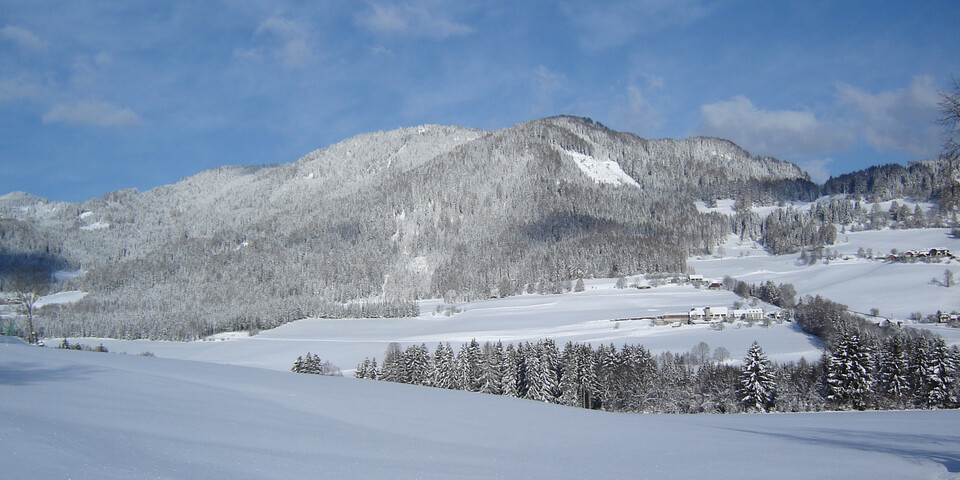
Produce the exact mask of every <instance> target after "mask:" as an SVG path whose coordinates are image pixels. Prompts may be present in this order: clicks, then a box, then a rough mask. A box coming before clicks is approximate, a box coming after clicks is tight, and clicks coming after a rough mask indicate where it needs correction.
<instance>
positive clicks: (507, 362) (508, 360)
mask: <svg viewBox="0 0 960 480" xmlns="http://www.w3.org/2000/svg"><path fill="white" fill-rule="evenodd" d="M500 388H501V392H500V393H501V395H503V396H505V397H517V396H519V395H518V394H517V353H516V351H515V350H514V348H513V344H512V343H511V344H508V345H507V348H506V349H505V350H504V352H503V379H502V381H501V383H500Z"/></svg>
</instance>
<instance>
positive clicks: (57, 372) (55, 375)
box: [0, 362, 97, 385]
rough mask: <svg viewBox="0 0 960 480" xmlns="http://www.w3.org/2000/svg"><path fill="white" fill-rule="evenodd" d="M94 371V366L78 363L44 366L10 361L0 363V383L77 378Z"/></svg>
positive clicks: (21, 383) (9, 383)
mask: <svg viewBox="0 0 960 480" xmlns="http://www.w3.org/2000/svg"><path fill="white" fill-rule="evenodd" d="M96 371H97V369H95V368H92V367H88V366H80V365H67V366H63V367H56V368H44V367H40V366H37V365H35V364H31V363H25V362H12V363H9V364H6V365H0V385H29V384H32V383H40V382H59V381H63V380H78V379H83V378H85V377H86V376H87V375H88V374H90V373H93V372H96Z"/></svg>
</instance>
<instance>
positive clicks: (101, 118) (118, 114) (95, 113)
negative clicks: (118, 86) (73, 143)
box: [43, 101, 140, 127]
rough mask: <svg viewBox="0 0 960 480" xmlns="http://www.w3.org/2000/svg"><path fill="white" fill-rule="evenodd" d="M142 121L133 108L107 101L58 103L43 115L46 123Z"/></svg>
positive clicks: (109, 124) (121, 124)
mask: <svg viewBox="0 0 960 480" xmlns="http://www.w3.org/2000/svg"><path fill="white" fill-rule="evenodd" d="M139 121H140V117H138V116H137V114H136V113H134V112H133V110H130V109H129V108H120V107H117V106H115V105H113V104H111V103H107V102H93V101H82V102H77V103H73V104H70V105H65V104H57V105H54V106H53V107H52V108H50V110H49V111H48V112H47V113H45V114H44V115H43V122H44V123H55V122H64V123H68V124H71V125H93V126H96V127H126V126H130V125H135V124H136V123H137V122H139Z"/></svg>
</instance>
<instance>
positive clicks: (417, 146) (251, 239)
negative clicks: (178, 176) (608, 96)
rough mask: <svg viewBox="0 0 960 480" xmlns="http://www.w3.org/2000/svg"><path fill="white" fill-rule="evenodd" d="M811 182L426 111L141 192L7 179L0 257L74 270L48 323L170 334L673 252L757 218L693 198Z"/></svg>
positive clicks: (801, 192)
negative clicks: (92, 192)
mask: <svg viewBox="0 0 960 480" xmlns="http://www.w3.org/2000/svg"><path fill="white" fill-rule="evenodd" d="M821 193H822V191H821V188H820V187H819V186H817V185H816V184H814V183H812V182H810V180H809V178H808V176H807V175H806V174H805V173H804V172H802V171H801V170H800V169H799V168H798V167H797V166H796V165H794V164H791V163H788V162H783V161H780V160H777V159H774V158H770V157H757V156H752V155H751V154H750V153H749V152H747V151H745V150H743V149H742V148H740V147H738V146H737V145H735V144H733V143H732V142H730V141H727V140H722V139H717V138H705V137H696V138H689V139H685V140H669V139H663V140H646V139H642V138H640V137H637V136H636V135H633V134H630V133H623V132H616V131H613V130H610V129H608V128H606V127H604V126H603V125H602V124H599V123H596V122H593V121H592V120H589V119H584V118H578V117H568V116H560V117H552V118H545V119H540V120H534V121H531V122H527V123H522V124H519V125H516V126H513V127H510V128H506V129H502V130H498V131H494V132H485V131H481V130H476V129H470V128H461V127H446V126H436V125H427V126H421V127H414V128H405V129H400V130H394V131H389V132H377V133H371V134H366V135H360V136H357V137H354V138H351V139H348V140H345V141H343V142H340V143H337V144H335V145H332V146H330V147H328V148H324V149H321V150H317V151H315V152H312V153H310V154H308V155H306V156H305V157H303V158H301V159H300V160H298V161H296V162H294V163H290V164H281V165H271V166H261V167H220V168H216V169H212V170H208V171H205V172H202V173H199V174H197V175H195V176H192V177H189V178H185V179H182V180H181V181H179V182H177V183H175V184H172V185H165V186H161V187H157V188H155V189H152V190H150V191H147V192H143V193H140V192H137V191H135V190H127V191H119V192H113V193H110V194H107V195H105V196H103V197H101V198H99V199H92V200H88V201H85V202H81V203H55V202H48V201H46V200H43V199H39V198H36V197H32V196H29V195H26V194H21V193H13V194H8V195H5V196H3V197H0V219H2V220H0V240H2V242H3V243H2V246H0V266H3V267H4V269H5V271H7V272H10V271H14V270H16V269H17V268H21V267H23V266H27V267H29V268H34V269H47V270H50V271H52V270H57V269H64V268H71V269H77V268H82V269H83V270H85V271H86V272H87V273H86V274H85V275H84V276H82V277H80V278H77V279H75V280H71V281H70V282H71V285H70V288H72V289H80V290H83V291H86V292H89V293H90V295H88V296H87V297H86V298H84V299H83V300H82V301H80V302H77V303H76V304H73V305H71V306H64V307H62V308H61V311H59V312H56V315H57V317H58V320H57V321H56V322H51V324H52V325H53V324H55V325H59V326H60V328H62V329H64V330H66V331H70V332H73V333H77V334H78V333H96V334H98V335H109V336H114V337H119V338H140V337H151V338H173V339H186V338H194V337H196V336H199V335H202V334H204V333H209V332H211V331H216V330H225V329H236V328H265V327H269V326H275V325H277V324H279V323H282V322H285V321H289V320H293V319H297V318H302V317H304V316H308V315H330V316H336V315H338V314H342V313H343V312H344V311H345V310H343V308H344V307H343V304H344V303H345V302H350V301H354V300H365V301H367V302H368V303H367V305H370V303H369V302H370V301H371V300H376V301H378V302H380V303H379V305H378V306H376V307H374V306H369V307H363V308H366V310H364V311H359V310H356V309H355V310H351V311H350V312H349V313H350V314H351V315H353V314H362V315H378V314H380V313H382V312H389V313H390V314H392V315H398V314H403V313H404V311H405V309H408V308H410V305H409V304H404V303H403V301H405V300H411V299H415V298H424V297H434V296H441V295H443V296H446V297H447V298H448V299H465V298H478V297H482V296H488V295H490V293H491V290H493V291H495V292H497V293H499V294H510V293H514V292H517V291H519V290H520V289H521V288H524V286H526V285H528V284H539V285H540V287H541V288H557V286H558V285H559V284H560V283H562V282H564V281H568V280H571V279H576V278H580V277H590V276H604V277H616V276H621V275H625V274H630V273H640V272H663V271H671V272H673V271H682V270H683V269H684V268H685V261H686V258H687V256H688V254H689V253H690V252H693V251H704V250H706V251H709V250H710V249H711V248H713V246H715V245H717V244H718V243H719V242H720V241H721V240H722V239H724V238H725V237H726V236H727V235H728V234H730V233H731V232H734V233H741V234H748V235H750V236H753V237H759V235H760V233H761V229H762V227H763V225H762V224H761V221H762V219H760V218H754V217H752V216H742V217H741V216H738V217H735V218H731V217H729V216H724V215H720V214H716V213H710V212H701V211H698V209H697V208H696V206H695V202H696V201H697V200H703V201H710V200H713V199H718V198H737V199H739V200H738V201H740V202H744V203H745V204H771V205H772V204H774V203H776V202H779V201H786V200H813V199H815V198H817V197H818V196H819V195H820V194H821ZM0 287H2V285H0ZM358 308H359V307H358ZM51 328H52V327H51Z"/></svg>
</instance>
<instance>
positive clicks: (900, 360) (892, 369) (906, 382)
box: [878, 337, 910, 409]
mask: <svg viewBox="0 0 960 480" xmlns="http://www.w3.org/2000/svg"><path fill="white" fill-rule="evenodd" d="M881 351H882V352H883V354H882V355H880V357H879V363H880V364H879V369H878V370H879V376H880V378H879V381H880V382H881V389H882V391H881V393H882V394H883V395H884V396H885V397H886V398H888V399H889V401H891V402H892V403H893V405H894V406H896V407H897V408H901V409H902V408H906V402H907V400H908V399H909V397H910V364H909V362H908V359H907V351H906V348H905V345H904V342H903V339H902V338H900V337H893V338H890V339H889V340H887V342H886V343H885V344H884V346H883V349H882V350H881Z"/></svg>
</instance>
